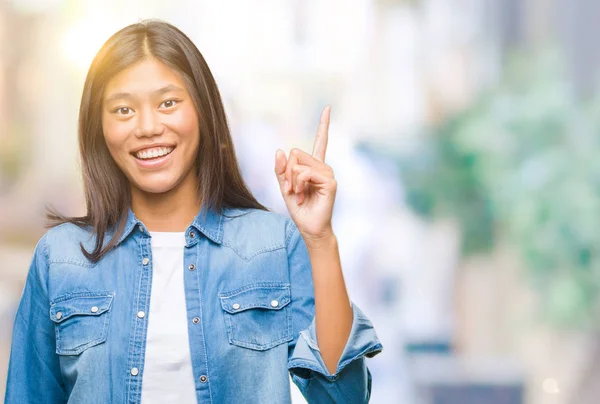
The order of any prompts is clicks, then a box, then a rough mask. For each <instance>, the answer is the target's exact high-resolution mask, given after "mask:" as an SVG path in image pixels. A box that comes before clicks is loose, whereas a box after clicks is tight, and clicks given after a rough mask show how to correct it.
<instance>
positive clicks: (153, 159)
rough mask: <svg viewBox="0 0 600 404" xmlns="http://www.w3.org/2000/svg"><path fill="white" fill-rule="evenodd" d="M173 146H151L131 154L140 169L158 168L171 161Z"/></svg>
mask: <svg viewBox="0 0 600 404" xmlns="http://www.w3.org/2000/svg"><path fill="white" fill-rule="evenodd" d="M174 150H175V147H174V146H152V147H146V148H143V149H139V150H138V151H136V152H132V153H131V154H132V156H133V157H134V160H135V162H136V163H137V165H138V166H139V167H141V168H145V169H148V168H151V169H155V168H159V167H162V166H163V165H165V164H166V163H167V162H168V161H170V160H171V154H173V151H174Z"/></svg>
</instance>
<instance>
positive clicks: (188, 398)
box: [142, 232, 198, 404]
mask: <svg viewBox="0 0 600 404" xmlns="http://www.w3.org/2000/svg"><path fill="white" fill-rule="evenodd" d="M150 235H151V236H152V288H151V293H150V310H149V312H148V313H146V314H147V321H148V334H147V337H146V357H145V363H144V376H143V379H142V404H159V403H160V404H168V403H177V404H197V403H198V401H197V399H196V390H195V385H194V374H193V371H192V361H191V356H190V343H189V338H188V329H187V326H188V323H187V311H186V304H185V291H184V286H183V270H184V268H183V252H184V246H185V233H184V232H150Z"/></svg>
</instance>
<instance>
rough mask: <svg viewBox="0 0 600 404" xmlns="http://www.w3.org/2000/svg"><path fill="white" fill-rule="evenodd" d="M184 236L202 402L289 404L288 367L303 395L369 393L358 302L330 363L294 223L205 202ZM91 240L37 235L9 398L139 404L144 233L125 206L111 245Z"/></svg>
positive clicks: (374, 348) (146, 257)
mask: <svg viewBox="0 0 600 404" xmlns="http://www.w3.org/2000/svg"><path fill="white" fill-rule="evenodd" d="M111 236H112V234H110V233H109V234H107V235H106V238H105V242H107V241H108V240H109V239H110V237H111ZM185 237H186V246H185V248H184V252H183V254H184V268H182V270H183V271H184V284H185V298H186V308H187V316H188V335H189V340H190V353H191V358H192V366H193V372H194V378H195V381H196V382H195V383H196V397H197V399H198V402H199V403H242V402H244V403H261V404H262V403H277V404H281V403H289V402H290V384H289V376H288V372H289V374H291V376H292V380H293V381H294V383H295V384H296V385H297V386H298V387H299V388H300V390H301V392H302V393H303V394H304V396H305V397H306V399H307V400H308V402H310V403H366V402H368V400H369V397H370V392H371V374H370V372H369V370H368V369H367V366H366V364H365V357H370V356H374V355H376V354H377V353H379V352H380V351H381V350H382V345H381V343H380V342H379V340H378V338H377V336H376V334H375V330H374V329H373V326H372V325H371V323H370V322H369V320H368V319H367V317H366V316H365V315H364V314H363V313H362V312H361V311H360V310H359V309H358V308H357V307H356V306H355V305H354V304H353V311H354V321H353V325H352V331H351V335H350V337H349V339H348V343H347V345H346V347H345V349H344V352H343V355H342V357H341V358H340V361H339V363H338V366H337V370H336V372H335V373H334V374H330V373H329V372H328V371H327V368H326V367H325V365H324V362H323V359H322V357H321V354H320V352H319V346H318V344H317V341H316V334H315V323H314V310H315V308H314V289H313V282H312V273H311V266H310V261H309V256H308V252H307V250H306V245H305V244H304V240H303V238H302V236H301V235H300V233H299V231H298V229H297V227H296V226H295V224H294V222H293V221H292V220H290V219H288V218H286V217H284V216H282V215H279V214H276V213H272V212H265V211H260V210H254V209H226V210H224V211H223V213H222V214H218V213H215V212H213V211H206V210H202V211H200V212H199V213H198V216H197V217H196V218H195V219H194V221H193V222H192V223H191V224H190V226H189V227H188V228H187V230H186V232H185ZM94 241H95V240H94V236H92V233H91V232H90V231H89V229H88V230H85V229H81V228H79V227H77V226H74V225H72V224H63V225H60V226H58V227H55V228H53V229H51V230H49V231H48V232H46V234H45V235H44V236H43V237H42V238H41V239H40V241H39V242H38V244H37V246H36V249H35V253H34V257H33V260H32V263H31V267H30V269H29V273H28V276H27V281H26V284H25V289H24V291H23V295H22V298H21V302H20V304H19V308H18V312H17V315H16V319H15V324H14V331H13V342H12V349H11V356H10V364H9V371H8V382H7V389H6V397H5V402H6V404H24V403H65V402H68V403H86V404H94V403H99V404H100V403H101V404H106V403H140V399H141V388H142V378H143V376H144V352H145V346H146V330H147V322H148V319H149V318H150V316H152V313H151V312H149V311H148V309H149V307H150V288H151V283H152V282H151V281H152V251H151V248H150V247H151V236H150V234H149V233H148V230H147V228H146V227H145V226H144V224H143V223H142V222H141V221H139V220H138V219H137V218H136V217H135V215H134V214H133V212H131V210H130V211H129V216H128V219H127V224H126V227H125V232H124V234H123V235H122V236H121V238H120V240H119V244H118V245H117V247H116V248H115V249H113V250H112V251H111V252H110V253H108V254H107V255H106V256H105V257H103V258H102V259H101V260H100V261H99V262H98V263H97V264H92V263H90V262H89V261H88V260H87V259H86V258H85V256H84V255H83V254H82V252H81V250H80V246H79V243H80V242H81V243H82V244H83V245H84V247H85V248H86V249H87V250H88V251H91V250H92V249H93V245H94ZM139 312H144V313H145V315H138V313H139ZM195 317H199V318H200V321H197V322H193V321H192V319H193V318H195ZM172 387H173V388H174V389H176V388H177V386H172ZM182 404H183V403H182Z"/></svg>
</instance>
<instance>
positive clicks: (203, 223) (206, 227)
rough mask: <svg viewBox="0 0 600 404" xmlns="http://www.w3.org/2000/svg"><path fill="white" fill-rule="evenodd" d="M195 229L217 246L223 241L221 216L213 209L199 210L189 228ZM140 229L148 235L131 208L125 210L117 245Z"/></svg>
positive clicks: (187, 232) (187, 233) (203, 208)
mask: <svg viewBox="0 0 600 404" xmlns="http://www.w3.org/2000/svg"><path fill="white" fill-rule="evenodd" d="M192 226H193V227H194V228H196V229H197V230H198V231H200V232H201V233H202V234H204V235H205V236H206V237H207V238H209V239H210V240H212V241H214V242H215V243H217V244H221V243H222V241H223V214H222V213H219V212H217V211H216V210H214V209H207V208H206V207H205V206H204V205H202V207H201V208H200V211H199V212H198V214H197V215H196V217H195V218H194V220H193V221H192V223H191V224H190V227H192ZM190 227H188V229H187V230H186V237H187V235H189V233H190V230H191V229H190ZM136 229H140V230H141V231H143V232H145V233H146V234H147V233H148V229H146V226H145V225H144V224H143V223H142V222H141V221H140V220H139V219H138V218H137V217H136V216H135V214H134V213H133V211H132V210H131V208H128V209H127V220H126V222H125V229H124V230H123V234H122V235H121V237H120V238H119V241H118V242H117V245H118V244H120V243H121V242H122V241H123V240H125V238H127V236H129V235H130V234H131V233H132V232H133V231H134V230H136Z"/></svg>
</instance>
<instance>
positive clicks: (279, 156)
mask: <svg viewBox="0 0 600 404" xmlns="http://www.w3.org/2000/svg"><path fill="white" fill-rule="evenodd" d="M286 166H287V157H286V156H285V153H284V152H283V150H281V149H277V151H276V152H275V175H276V176H277V181H278V182H279V187H280V188H281V190H282V192H283V183H284V182H285V167H286Z"/></svg>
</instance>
